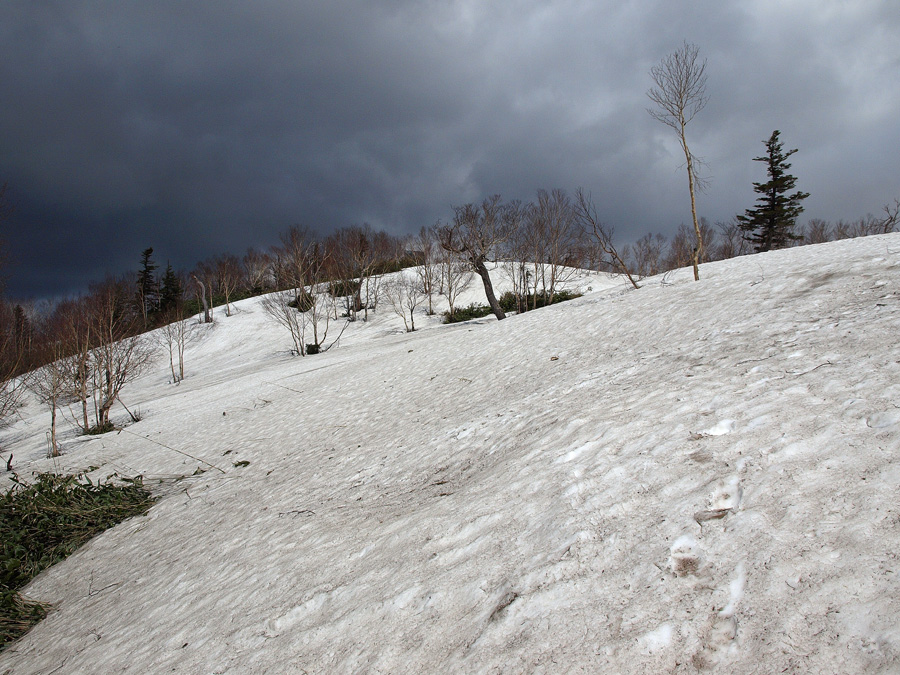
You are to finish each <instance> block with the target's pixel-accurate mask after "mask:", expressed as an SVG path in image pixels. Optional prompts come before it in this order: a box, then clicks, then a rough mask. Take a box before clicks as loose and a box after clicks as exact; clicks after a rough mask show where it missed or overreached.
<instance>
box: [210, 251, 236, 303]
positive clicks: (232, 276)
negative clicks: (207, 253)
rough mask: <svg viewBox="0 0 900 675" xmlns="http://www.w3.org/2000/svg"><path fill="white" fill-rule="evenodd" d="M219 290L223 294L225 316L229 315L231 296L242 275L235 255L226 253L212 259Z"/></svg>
mask: <svg viewBox="0 0 900 675" xmlns="http://www.w3.org/2000/svg"><path fill="white" fill-rule="evenodd" d="M213 264H214V265H215V270H216V281H217V282H218V287H219V290H220V291H221V292H222V294H223V295H224V296H225V316H231V296H232V295H233V294H234V292H235V291H236V290H237V289H238V287H239V286H240V284H241V279H242V277H243V273H242V269H241V261H240V260H238V258H237V256H236V255H233V254H231V253H226V254H224V255H220V256H219V257H217V258H215V259H214V260H213Z"/></svg>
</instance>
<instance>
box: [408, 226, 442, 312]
mask: <svg viewBox="0 0 900 675" xmlns="http://www.w3.org/2000/svg"><path fill="white" fill-rule="evenodd" d="M436 238H437V237H436V234H435V232H434V230H433V229H432V228H430V227H424V226H423V227H422V229H420V230H419V235H418V236H417V237H416V238H414V239H413V240H412V245H413V246H414V247H415V253H416V256H417V257H418V258H419V262H420V264H419V266H418V267H417V268H416V274H418V276H419V281H420V282H421V284H422V292H423V293H425V297H426V298H427V300H428V314H429V315H431V314H434V296H435V294H436V292H437V285H438V277H439V275H440V271H439V269H438V268H439V265H440V260H439V257H438V251H437V248H438V247H437V246H436V245H435V242H436Z"/></svg>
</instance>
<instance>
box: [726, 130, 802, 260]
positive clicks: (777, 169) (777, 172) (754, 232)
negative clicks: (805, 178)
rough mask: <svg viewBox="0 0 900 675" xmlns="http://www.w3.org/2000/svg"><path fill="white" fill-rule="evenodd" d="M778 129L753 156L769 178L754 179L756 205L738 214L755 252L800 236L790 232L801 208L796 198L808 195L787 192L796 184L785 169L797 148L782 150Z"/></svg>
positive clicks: (778, 245)
mask: <svg viewBox="0 0 900 675" xmlns="http://www.w3.org/2000/svg"><path fill="white" fill-rule="evenodd" d="M780 134H781V132H780V131H778V130H775V131H773V132H772V135H771V136H770V137H769V140H768V141H763V142H764V143H765V145H766V154H765V155H763V156H762V157H754V158H753V161H754V162H765V164H766V172H767V173H768V175H769V180H768V181H766V182H765V183H754V184H753V189H754V191H755V192H757V193H758V194H759V197H758V198H757V200H756V208H753V209H747V211H746V212H745V213H744V215H743V216H738V217H737V219H738V222H739V224H740V228H741V230H742V231H743V233H744V239H745V240H747V241H749V242H750V243H751V244H753V246H754V247H755V248H756V251H757V252H763V251H771V250H773V249H776V248H785V247H786V246H789V245H790V243H791V242H792V241H796V240H798V239H800V238H801V237H800V236H799V235H797V234H795V232H794V228H795V225H796V223H797V216H799V215H800V213H801V212H802V211H803V207H802V206H800V202H801V201H803V200H804V199H806V198H807V197H809V193H808V192H801V191H799V190H798V191H797V192H794V193H793V194H788V193H789V192H790V191H791V190H793V189H794V187H795V186H796V184H797V177H796V176H792V175H791V174H789V173H788V169H790V168H791V165H790V164H788V163H787V159H788V157H790V156H791V155H793V154H794V153H795V152H797V149H796V148H795V149H793V150H788V151H785V150H784V149H783V146H782V143H781V141H780V140H779V135H780Z"/></svg>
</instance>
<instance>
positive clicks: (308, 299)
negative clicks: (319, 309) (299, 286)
mask: <svg viewBox="0 0 900 675" xmlns="http://www.w3.org/2000/svg"><path fill="white" fill-rule="evenodd" d="M314 304H315V300H314V299H313V296H312V295H310V293H309V291H307V290H306V289H303V290H302V291H301V292H300V293H298V294H297V297H296V298H295V299H294V300H291V301H290V302H289V303H288V307H293V308H294V309H296V310H297V311H298V312H308V311H309V310H311V309H312V308H313V305H314Z"/></svg>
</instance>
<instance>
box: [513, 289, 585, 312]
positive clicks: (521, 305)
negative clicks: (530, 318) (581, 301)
mask: <svg viewBox="0 0 900 675" xmlns="http://www.w3.org/2000/svg"><path fill="white" fill-rule="evenodd" d="M580 297H581V293H575V292H574V291H556V292H555V293H554V294H553V297H552V299H551V298H550V296H549V294H547V293H545V292H544V291H541V292H540V293H538V294H537V295H535V294H534V293H531V294H529V295H524V296H520V297H518V298H517V297H516V294H515V293H513V292H512V291H506V293H504V294H503V295H501V296H500V298H499V299H498V302H499V303H500V308H501V309H502V310H503V311H504V312H527V311H528V310H530V309H537V308H539V307H546V306H547V305H555V304H556V303H557V302H565V301H566V300H574V299H575V298H580Z"/></svg>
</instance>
